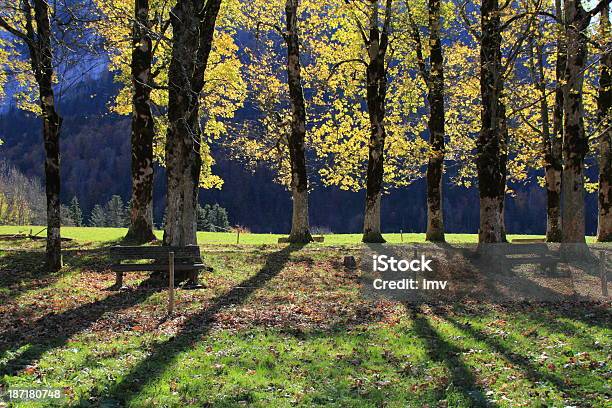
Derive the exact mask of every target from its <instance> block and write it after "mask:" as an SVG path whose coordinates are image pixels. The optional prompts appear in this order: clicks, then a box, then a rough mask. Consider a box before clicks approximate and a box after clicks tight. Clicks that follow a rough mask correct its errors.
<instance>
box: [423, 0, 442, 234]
mask: <svg viewBox="0 0 612 408" xmlns="http://www.w3.org/2000/svg"><path fill="white" fill-rule="evenodd" d="M429 30H430V31H429V43H430V46H431V50H430V57H429V59H430V75H429V81H428V82H429V83H428V88H429V89H428V94H427V99H428V102H429V119H428V121H427V126H428V128H429V144H430V146H431V152H432V156H431V157H430V158H429V161H428V163H427V232H426V234H425V239H426V240H427V241H439V242H444V211H443V200H442V176H443V173H444V168H443V166H444V58H443V55H442V41H441V39H440V0H429Z"/></svg>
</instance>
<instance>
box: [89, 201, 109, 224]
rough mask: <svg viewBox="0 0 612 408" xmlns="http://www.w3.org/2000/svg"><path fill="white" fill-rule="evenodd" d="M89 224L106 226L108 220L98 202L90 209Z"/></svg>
mask: <svg viewBox="0 0 612 408" xmlns="http://www.w3.org/2000/svg"><path fill="white" fill-rule="evenodd" d="M89 226H90V227H106V226H108V221H107V218H106V212H105V211H104V209H103V208H102V206H101V205H100V204H96V205H95V206H94V208H93V210H91V215H90V216H89Z"/></svg>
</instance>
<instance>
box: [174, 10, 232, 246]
mask: <svg viewBox="0 0 612 408" xmlns="http://www.w3.org/2000/svg"><path fill="white" fill-rule="evenodd" d="M220 6H221V0H208V1H206V4H205V5H204V6H203V7H202V5H201V4H199V2H196V1H194V0H179V1H178V2H177V3H176V5H175V6H174V8H173V9H172V13H171V17H170V22H171V25H172V53H171V60H170V66H169V70H168V86H169V92H168V133H167V136H166V170H167V171H166V174H167V186H168V193H167V203H168V204H167V211H168V212H167V218H166V223H165V226H164V227H165V230H164V244H165V245H174V246H185V245H190V244H196V243H197V236H196V221H197V220H196V208H197V204H198V189H199V186H200V172H201V166H202V158H201V156H200V149H201V145H202V143H201V142H202V140H201V138H202V130H201V128H200V120H199V119H200V115H199V108H200V93H201V92H202V88H203V86H204V75H205V72H206V67H207V64H208V57H209V55H210V50H211V47H212V41H213V35H214V31H215V23H216V20H217V15H218V13H219V8H220Z"/></svg>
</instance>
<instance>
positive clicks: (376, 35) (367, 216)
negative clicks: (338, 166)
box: [362, 0, 391, 243]
mask: <svg viewBox="0 0 612 408" xmlns="http://www.w3.org/2000/svg"><path fill="white" fill-rule="evenodd" d="M369 1H370V12H371V14H370V27H369V35H370V37H369V41H368V42H369V43H368V44H367V45H368V57H369V61H368V67H367V70H366V81H367V84H366V102H367V106H368V116H369V118H370V143H369V149H368V150H369V151H368V170H367V181H366V203H365V213H364V220H363V238H362V241H363V242H372V243H377V242H378V243H381V242H385V240H384V238H383V237H382V234H381V228H380V199H381V195H382V184H383V173H384V149H385V137H386V131H385V125H384V119H385V98H386V93H387V72H386V67H385V55H386V52H387V46H388V41H389V24H390V19H391V0H387V2H386V7H385V21H384V23H383V29H382V32H381V30H379V28H378V23H379V18H378V0H369Z"/></svg>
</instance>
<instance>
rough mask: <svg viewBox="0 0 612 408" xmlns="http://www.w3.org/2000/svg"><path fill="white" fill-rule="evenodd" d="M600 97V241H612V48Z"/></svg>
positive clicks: (603, 64) (604, 27) (605, 24)
mask: <svg viewBox="0 0 612 408" xmlns="http://www.w3.org/2000/svg"><path fill="white" fill-rule="evenodd" d="M609 10H610V9H609V7H605V8H604V9H603V10H602V12H601V19H600V25H601V33H602V37H603V38H609V35H610V19H609ZM599 66H600V75H599V97H598V98H597V110H598V119H599V121H600V122H601V123H600V124H599V128H600V129H602V134H601V135H600V136H599V194H598V201H599V211H598V224H597V241H600V242H610V241H612V128H611V126H612V78H611V77H612V51H610V49H608V50H607V52H604V53H603V55H602V56H601V60H600V62H599Z"/></svg>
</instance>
